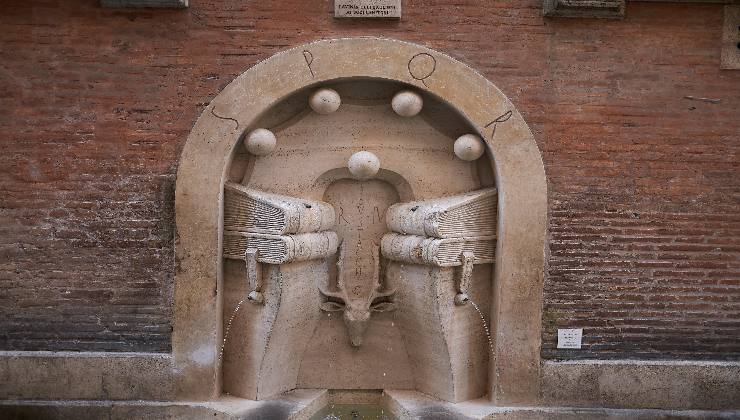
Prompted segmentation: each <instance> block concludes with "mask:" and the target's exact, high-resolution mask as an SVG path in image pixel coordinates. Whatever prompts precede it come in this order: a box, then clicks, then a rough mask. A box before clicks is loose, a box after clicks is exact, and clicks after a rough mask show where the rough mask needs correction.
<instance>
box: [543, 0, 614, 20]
mask: <svg viewBox="0 0 740 420" xmlns="http://www.w3.org/2000/svg"><path fill="white" fill-rule="evenodd" d="M624 8H625V0H545V2H544V11H543V13H544V15H545V16H548V17H570V18H600V19H622V18H623V17H624Z"/></svg>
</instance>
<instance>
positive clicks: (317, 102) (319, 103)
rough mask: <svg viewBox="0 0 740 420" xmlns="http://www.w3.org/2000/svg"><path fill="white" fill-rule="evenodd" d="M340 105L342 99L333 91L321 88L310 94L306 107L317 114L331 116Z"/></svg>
mask: <svg viewBox="0 0 740 420" xmlns="http://www.w3.org/2000/svg"><path fill="white" fill-rule="evenodd" d="M341 104H342V98H340V97H339V94H338V93H337V91H336V90H334V89H329V88H321V89H319V90H317V91H316V92H314V93H312V94H311V97H310V98H308V105H309V106H310V107H311V109H313V110H314V111H315V112H316V113H317V114H322V115H326V114H331V113H332V112H334V111H336V110H338V109H339V105H341Z"/></svg>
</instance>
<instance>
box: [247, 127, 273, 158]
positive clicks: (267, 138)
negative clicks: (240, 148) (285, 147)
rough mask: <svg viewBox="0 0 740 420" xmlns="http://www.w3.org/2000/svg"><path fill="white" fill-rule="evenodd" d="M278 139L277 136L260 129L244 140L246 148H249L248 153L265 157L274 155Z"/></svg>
mask: <svg viewBox="0 0 740 420" xmlns="http://www.w3.org/2000/svg"><path fill="white" fill-rule="evenodd" d="M276 144H277V139H276V138H275V134H274V133H273V132H272V131H270V130H267V129H265V128H258V129H256V130H254V131H252V132H251V133H249V135H247V138H246V139H244V146H246V147H247V151H248V152H249V153H251V154H253V155H256V156H265V155H269V154H270V153H272V151H273V150H275V145H276Z"/></svg>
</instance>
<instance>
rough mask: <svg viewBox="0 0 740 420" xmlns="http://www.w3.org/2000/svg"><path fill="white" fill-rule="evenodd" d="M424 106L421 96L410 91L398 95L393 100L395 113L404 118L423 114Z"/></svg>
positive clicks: (392, 104)
mask: <svg viewBox="0 0 740 420" xmlns="http://www.w3.org/2000/svg"><path fill="white" fill-rule="evenodd" d="M423 106H424V100H423V99H421V95H419V94H418V93H416V92H413V91H410V90H402V91H400V92H398V93H396V94H395V95H393V99H392V100H391V107H392V108H393V111H394V112H395V113H396V114H398V115H400V116H402V117H413V116H414V115H416V114H418V113H419V112H421V108H422V107H423Z"/></svg>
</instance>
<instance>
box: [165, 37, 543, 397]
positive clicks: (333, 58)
mask: <svg viewBox="0 0 740 420" xmlns="http://www.w3.org/2000/svg"><path fill="white" fill-rule="evenodd" d="M265 74H268V75H275V74H280V76H281V77H264V75H265ZM353 77H363V78H378V79H385V80H394V81H398V82H402V83H407V84H410V85H413V86H415V87H416V88H417V89H418V90H420V91H426V92H427V93H428V94H431V95H434V96H436V97H438V98H442V99H443V100H444V101H445V102H447V103H448V104H449V105H450V106H452V107H453V108H455V109H456V110H457V111H458V112H459V113H460V115H462V116H463V117H464V118H465V119H466V120H467V121H469V122H470V124H471V125H472V127H473V128H475V131H477V134H479V135H480V136H481V137H482V138H483V139H484V140H485V142H486V147H487V152H488V153H489V155H490V156H492V159H493V161H494V171H495V173H496V183H497V185H496V187H497V189H498V192H499V201H498V215H499V219H498V222H497V223H498V226H497V229H496V231H497V235H498V242H497V250H496V263H495V275H494V283H493V288H494V291H493V293H492V296H493V299H492V304H491V307H492V308H493V310H492V313H491V319H492V320H493V328H492V330H493V334H494V338H495V345H496V346H495V349H494V350H495V357H494V358H493V360H495V362H494V363H492V364H491V366H490V372H489V375H488V376H489V377H490V378H492V380H491V384H490V388H489V389H488V392H487V394H488V395H490V396H491V398H492V400H493V401H494V402H495V403H498V404H501V403H510V404H534V403H536V401H537V396H538V393H539V369H540V357H539V349H540V326H541V325H540V324H541V313H540V311H541V295H542V279H543V268H544V242H545V233H546V217H547V186H546V182H545V172H544V168H543V165H542V159H541V157H540V153H539V150H538V148H537V144H536V142H535V140H534V138H533V136H532V133H531V132H530V130H529V129H528V127H527V125H526V123H525V122H524V120H523V119H522V117H521V115H519V113H518V112H517V111H516V110H515V108H514V106H513V105H512V104H511V103H510V102H509V100H508V99H507V98H506V96H504V95H503V94H502V93H501V92H500V91H499V90H498V89H497V88H496V87H495V86H494V85H493V84H492V83H491V82H489V81H488V80H486V79H485V78H484V77H483V76H481V75H480V74H478V73H477V72H475V71H474V70H472V69H471V68H469V67H467V66H466V65H464V64H462V63H460V62H458V61H456V60H454V59H452V58H450V57H448V56H446V55H444V54H441V53H439V52H437V51H434V50H430V49H428V48H425V47H422V46H419V45H415V44H411V43H407V42H401V41H395V40H388V39H378V38H351V39H334V40H325V41H319V42H316V43H312V44H307V45H303V46H300V47H297V48H293V49H291V50H288V51H285V52H282V53H279V54H277V55H275V56H273V57H271V58H269V59H267V60H265V61H263V62H261V63H259V64H257V65H256V66H254V67H253V68H251V69H250V70H248V71H246V72H245V73H243V74H242V75H241V76H239V77H238V78H237V79H236V80H234V81H233V82H232V83H231V84H229V85H228V86H227V87H226V88H225V89H224V90H223V91H222V92H221V93H220V94H219V95H218V96H217V97H216V98H215V99H214V100H213V101H212V102H211V103H210V104H209V105H208V106H207V107H206V109H205V110H204V112H203V114H202V115H201V116H200V118H199V119H198V121H197V122H196V124H195V126H194V127H193V130H192V131H191V133H190V135H189V137H188V141H187V143H186V145H185V148H184V150H183V153H182V157H181V162H180V166H179V169H178V175H177V187H176V199H175V205H176V222H177V235H178V241H177V246H176V254H177V259H178V262H179V265H178V271H177V274H176V278H175V282H176V285H175V305H174V320H173V324H174V325H173V327H174V331H173V339H172V340H173V341H172V349H173V362H174V366H175V372H176V374H175V376H176V378H177V379H178V381H177V388H176V390H175V392H176V394H177V395H178V397H179V398H201V399H202V398H209V397H213V396H215V395H218V394H219V392H220V386H219V384H220V382H221V380H220V379H221V378H220V369H219V368H218V360H217V356H218V351H219V346H220V343H221V340H222V331H221V329H222V327H221V313H222V302H221V300H222V299H221V297H222V284H223V278H222V267H221V266H222V258H221V255H220V249H221V241H222V238H221V237H220V234H219V232H220V230H221V223H222V211H221V209H222V206H223V197H222V192H223V186H224V182H225V180H226V176H225V174H226V171H227V169H228V167H229V164H230V162H231V160H232V157H233V155H234V153H235V151H236V147H237V145H239V142H240V139H241V138H242V136H243V134H244V130H246V129H247V128H248V127H250V126H251V125H252V124H254V123H255V121H256V120H257V118H258V117H259V116H260V115H261V114H262V113H263V112H264V111H265V110H267V109H269V108H270V107H271V106H273V105H275V104H276V103H278V101H280V100H281V99H283V98H285V97H287V96H288V95H290V94H291V93H293V92H296V91H298V90H301V89H303V88H306V87H310V86H314V85H317V84H319V83H322V82H326V81H332V80H338V79H346V78H353ZM471 310H472V309H471Z"/></svg>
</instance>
